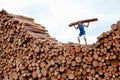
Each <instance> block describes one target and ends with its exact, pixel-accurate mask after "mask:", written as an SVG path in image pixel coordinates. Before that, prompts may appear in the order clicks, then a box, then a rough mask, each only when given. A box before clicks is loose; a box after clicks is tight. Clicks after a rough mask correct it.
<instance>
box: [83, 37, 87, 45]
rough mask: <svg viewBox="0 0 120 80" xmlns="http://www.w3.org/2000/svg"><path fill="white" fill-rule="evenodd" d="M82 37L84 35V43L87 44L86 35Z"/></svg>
mask: <svg viewBox="0 0 120 80" xmlns="http://www.w3.org/2000/svg"><path fill="white" fill-rule="evenodd" d="M83 37H84V41H85V45H87V40H86V37H85V36H83Z"/></svg>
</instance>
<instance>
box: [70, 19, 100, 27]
mask: <svg viewBox="0 0 120 80" xmlns="http://www.w3.org/2000/svg"><path fill="white" fill-rule="evenodd" d="M97 20H98V19H97V18H92V19H87V20H80V21H77V22H73V23H70V24H69V27H71V26H74V25H78V23H79V22H81V23H88V22H93V21H97Z"/></svg>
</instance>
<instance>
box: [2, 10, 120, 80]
mask: <svg viewBox="0 0 120 80" xmlns="http://www.w3.org/2000/svg"><path fill="white" fill-rule="evenodd" d="M17 16H18V15H17ZM24 18H25V17H22V16H19V17H18V18H17V17H16V15H15V17H14V15H13V14H12V15H11V14H9V13H7V12H6V11H4V10H2V11H1V12H0V80H14V79H15V80H16V79H20V80H119V79H120V21H118V22H117V23H116V24H113V25H111V28H112V30H110V31H107V32H104V33H102V34H101V35H100V36H99V37H98V40H97V42H96V43H95V44H92V45H88V46H85V45H79V44H75V43H71V42H69V43H60V42H58V41H57V40H55V39H53V38H51V37H50V36H48V35H49V34H48V33H47V31H46V30H45V27H43V26H41V25H39V24H36V23H34V22H33V21H32V20H33V19H29V18H27V17H26V18H25V19H24ZM29 28H30V29H29ZM38 33H39V34H40V35H43V36H46V35H47V36H46V37H44V38H39V36H37V37H36V36H35V35H36V34H37V35H38ZM44 34H46V35H44Z"/></svg>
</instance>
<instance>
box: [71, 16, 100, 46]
mask: <svg viewBox="0 0 120 80" xmlns="http://www.w3.org/2000/svg"><path fill="white" fill-rule="evenodd" d="M97 20H98V19H97V18H92V19H87V20H80V21H77V22H73V23H70V24H69V27H71V26H74V27H75V25H78V26H77V27H75V29H79V30H80V33H79V36H78V42H79V44H80V37H81V36H83V37H84V40H85V44H86V45H87V40H86V37H85V30H84V27H88V26H89V22H94V21H97ZM83 23H88V24H87V25H83Z"/></svg>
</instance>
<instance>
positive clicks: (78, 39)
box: [78, 36, 80, 44]
mask: <svg viewBox="0 0 120 80" xmlns="http://www.w3.org/2000/svg"><path fill="white" fill-rule="evenodd" d="M78 42H79V44H80V37H79V36H78Z"/></svg>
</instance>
